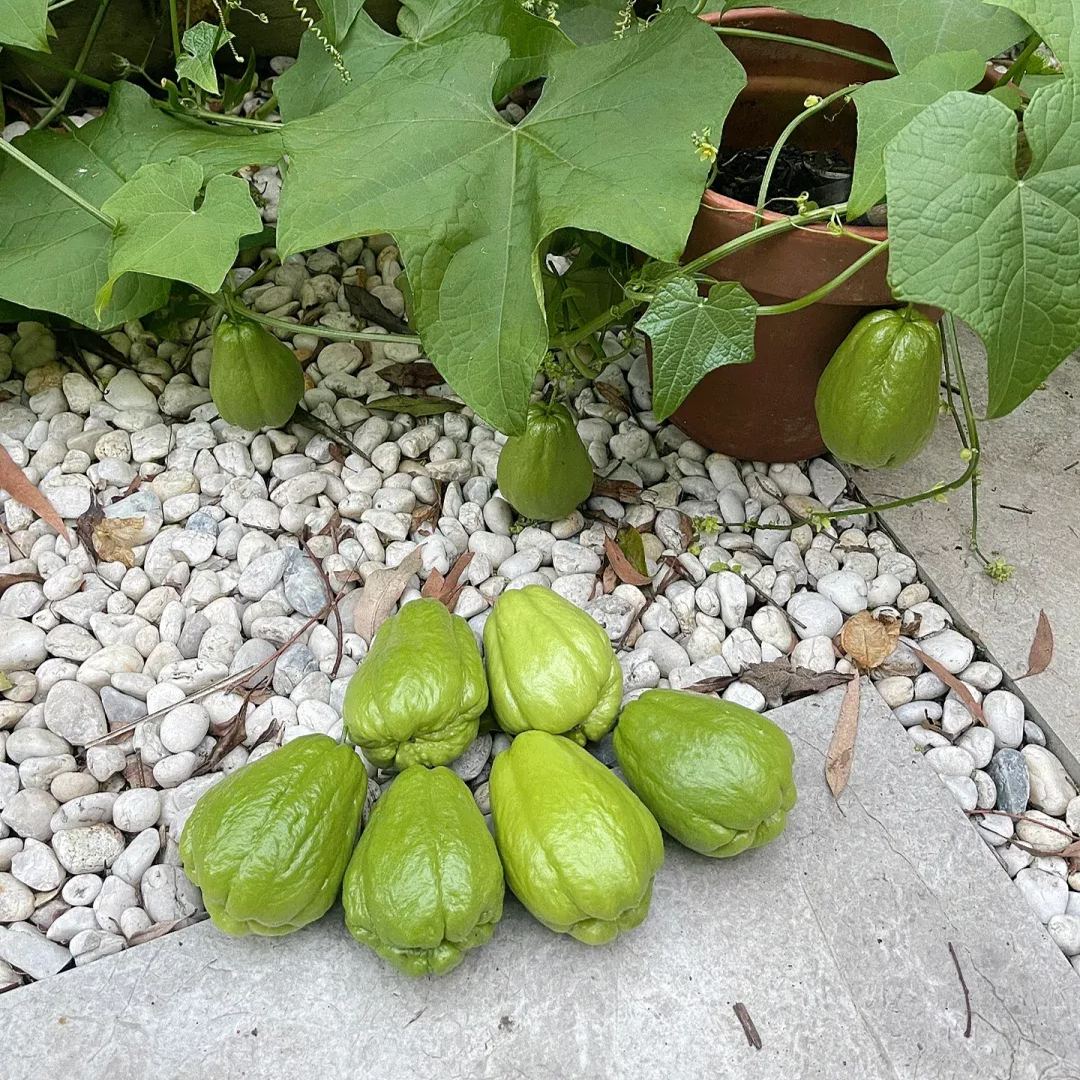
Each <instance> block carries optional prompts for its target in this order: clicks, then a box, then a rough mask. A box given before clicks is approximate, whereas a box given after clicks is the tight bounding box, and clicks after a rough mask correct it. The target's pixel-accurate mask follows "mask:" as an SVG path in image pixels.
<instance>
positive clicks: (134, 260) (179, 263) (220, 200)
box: [99, 157, 262, 307]
mask: <svg viewBox="0 0 1080 1080" xmlns="http://www.w3.org/2000/svg"><path fill="white" fill-rule="evenodd" d="M203 180H204V177H203V170H202V166H201V165H200V164H199V163H198V162H197V161H195V160H194V159H192V158H189V157H181V158H177V159H176V160H175V161H169V162H158V163H157V164H154V165H144V166H143V167H142V168H141V169H139V171H138V172H137V173H135V175H134V176H133V177H132V178H131V179H130V180H129V181H128V182H127V183H126V184H124V186H123V187H122V188H120V190H119V191H116V192H114V193H113V194H112V195H110V196H109V198H108V199H106V200H105V202H104V203H103V204H102V207H101V209H102V210H103V211H104V212H105V213H106V214H108V215H109V216H110V217H112V218H114V219H115V220H116V229H115V231H114V235H113V244H112V253H111V255H110V257H109V274H110V277H109V280H108V282H107V283H106V284H105V286H104V288H103V289H102V291H101V296H100V297H99V306H102V307H104V305H105V304H107V303H108V299H109V295H110V294H111V292H112V288H113V284H114V282H115V281H116V279H117V278H119V277H120V276H121V275H122V274H126V273H131V272H139V273H143V274H151V275H153V276H154V277H162V278H169V279H171V280H174V281H186V282H188V283H189V284H191V285H195V286H196V287H198V288H200V289H202V290H204V291H205V292H217V290H218V289H220V288H221V283H222V281H224V280H225V275H226V274H227V273H228V272H229V269H230V267H231V266H232V264H233V262H234V260H235V259H236V252H237V249H238V247H239V244H240V237H242V236H246V235H248V234H249V233H254V232H258V231H259V230H260V229H261V228H262V215H261V214H260V213H259V211H258V210H257V209H256V207H255V204H254V203H253V202H252V201H251V189H250V188H249V187H248V185H247V183H246V181H244V180H241V179H240V178H239V177H236V176H225V175H222V174H219V175H217V176H215V177H213V178H212V179H211V180H210V182H209V183H208V184H207V185H206V192H205V195H204V197H203V200H202V203H201V205H199V206H198V208H197V209H196V208H195V203H196V200H197V199H198V197H199V193H200V192H201V191H202V188H203Z"/></svg>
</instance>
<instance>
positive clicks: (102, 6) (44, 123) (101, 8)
mask: <svg viewBox="0 0 1080 1080" xmlns="http://www.w3.org/2000/svg"><path fill="white" fill-rule="evenodd" d="M111 3H112V0H99V3H98V7H97V11H95V12H94V18H93V21H92V22H91V23H90V28H89V29H88V30H87V31H86V38H85V40H84V41H83V43H82V48H81V49H80V50H79V55H78V57H77V58H76V60H75V68H74V71H73V72H72V74H71V75H70V76H69V77H68V81H67V84H66V85H65V86H64V89H63V90H62V91H61V92H60V96H59V97H58V98H57V99H56V100H55V101H54V102H53V103H52V106H51V108H50V109H49V111H48V112H47V113H45V115H44V116H42V118H41V119H40V120H39V121H38V122H37V123H36V124H35V125H34V130H35V131H40V130H41V129H42V128H47V127H48V126H49V125H50V124H51V123H52V122H53V121H54V120H55V119H56V118H57V117H58V116H59V115H60V114H61V113H62V112H63V111H64V110H65V109H66V108H67V104H68V102H69V101H70V100H71V95H72V93H73V92H74V90H75V87H76V86H78V84H79V75H81V74H82V69H83V66H84V65H85V64H86V61H87V58H88V57H89V56H90V50H91V49H92V48H93V46H94V42H95V41H96V40H97V36H98V31H99V30H100V29H101V24H102V21H103V20H104V18H105V12H107V11H108V10H109V5H110V4H111Z"/></svg>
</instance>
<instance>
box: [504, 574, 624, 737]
mask: <svg viewBox="0 0 1080 1080" xmlns="http://www.w3.org/2000/svg"><path fill="white" fill-rule="evenodd" d="M484 653H485V657H486V662H487V676H488V686H489V687H490V690H491V705H492V709H493V710H494V713H495V719H496V720H498V722H499V726H500V727H501V728H502V729H503V730H504V731H508V732H510V733H511V734H517V733H518V732H520V731H527V730H529V729H530V728H536V729H538V730H540V731H548V732H551V733H552V734H553V735H566V736H567V737H568V738H571V739H573V740H574V741H575V742H578V743H584V742H585V740H586V739H592V740H595V739H599V738H602V737H603V736H604V735H605V734H606V733H607V732H608V731H610V730H611V725H612V724H614V723H615V717H616V716H617V715H618V712H619V703H620V702H621V700H622V669H621V668H620V667H619V661H618V660H617V659H616V658H615V651H614V650H613V649H612V647H611V642H610V641H609V640H608V636H607V632H606V631H605V630H604V629H603V627H601V626H600V625H599V624H598V623H597V622H596V621H595V620H594V619H591V618H590V617H589V616H588V615H586V614H585V612H583V611H582V610H581V609H580V608H576V607H574V605H573V604H571V603H570V601H569V600H564V599H563V598H562V597H561V596H559V594H558V593H554V592H552V591H551V590H550V589H546V588H544V586H542V585H527V586H526V587H525V588H524V589H511V590H510V591H509V592H504V593H503V594H502V595H501V596H500V597H499V598H498V600H496V601H495V606H494V607H493V608H492V610H491V614H490V615H489V616H488V620H487V622H486V623H485V624H484Z"/></svg>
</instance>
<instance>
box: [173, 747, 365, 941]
mask: <svg viewBox="0 0 1080 1080" xmlns="http://www.w3.org/2000/svg"><path fill="white" fill-rule="evenodd" d="M367 786H368V785H367V771H366V770H365V769H364V766H363V763H362V762H361V761H360V758H359V757H357V755H356V753H355V751H354V750H352V749H351V747H348V746H339V745H338V744H337V743H336V742H334V740H333V739H330V738H327V736H325V735H304V736H303V737H301V738H299V739H293V740H292V742H289V743H286V744H285V745H284V746H283V747H281V749H280V750H275V751H274V752H273V753H271V754H267V755H266V757H262V758H259V760H258V761H254V762H252V763H251V764H250V765H244V766H242V767H241V768H239V769H237V770H236V772H233V773H230V774H229V775H228V776H226V777H225V779H224V780H222V781H220V782H219V783H217V784H215V785H214V786H213V787H212V788H210V790H209V791H207V792H206V793H205V794H204V795H203V796H202V798H201V799H199V801H198V802H197V803H196V804H195V809H194V810H193V811H192V812H191V816H190V817H189V818H188V820H187V823H186V824H185V826H184V831H183V833H182V834H181V837H180V858H181V861H182V862H183V864H184V873H185V874H187V876H188V877H189V878H191V880H192V881H193V882H194V883H195V884H196V885H198V886H199V888H200V889H202V895H203V902H204V903H205V904H206V910H207V911H208V912H209V914H210V918H211V919H212V920H213V921H214V925H215V926H216V927H218V929H220V930H224V931H225V932H226V933H227V934H237V935H242V934H266V935H279V934H288V933H291V932H292V931H293V930H299V929H300V927H301V926H306V925H307V924H308V923H310V922H314V921H315V920H316V919H318V918H320V917H321V916H323V915H324V914H325V913H326V911H327V910H328V909H329V907H330V905H331V904H332V903H333V902H334V900H335V899H336V897H337V893H338V886H340V884H341V876H342V874H344V873H345V867H346V865H347V864H348V861H349V856H350V854H351V853H352V849H353V844H354V843H355V841H356V830H357V828H358V827H359V824H360V811H361V810H362V809H363V806H364V798H365V797H366V795H367Z"/></svg>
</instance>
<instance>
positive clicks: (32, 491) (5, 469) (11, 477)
mask: <svg viewBox="0 0 1080 1080" xmlns="http://www.w3.org/2000/svg"><path fill="white" fill-rule="evenodd" d="M0 488H3V489H4V491H6V492H7V493H8V494H9V495H10V496H11V497H12V498H13V499H14V500H15V501H16V502H21V503H22V504H23V506H25V507H27V508H28V509H30V510H33V511H34V513H35V514H37V516H38V517H39V518H41V520H42V521H44V522H45V523H46V524H48V525H51V526H52V527H53V528H54V529H55V530H56V531H57V532H58V533H59V534H60V535H61V536H62V537H63V538H64V539H65V540H67V542H68V543H71V533H69V532H68V527H67V526H66V525H65V524H64V519H63V518H62V517H61V516H60V515H59V514H58V513H57V512H56V507H55V506H53V504H52V503H51V502H49V500H48V499H46V498H45V496H44V495H42V494H41V492H40V491H38V489H37V488H36V487H34V485H33V484H31V483H30V481H29V480H28V479H27V478H26V473H24V472H23V471H22V469H20V468H19V466H18V465H16V464H15V459H14V458H13V457H12V456H11V455H10V454H9V453H8V452H7V450H5V449H4V447H3V446H0Z"/></svg>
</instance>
